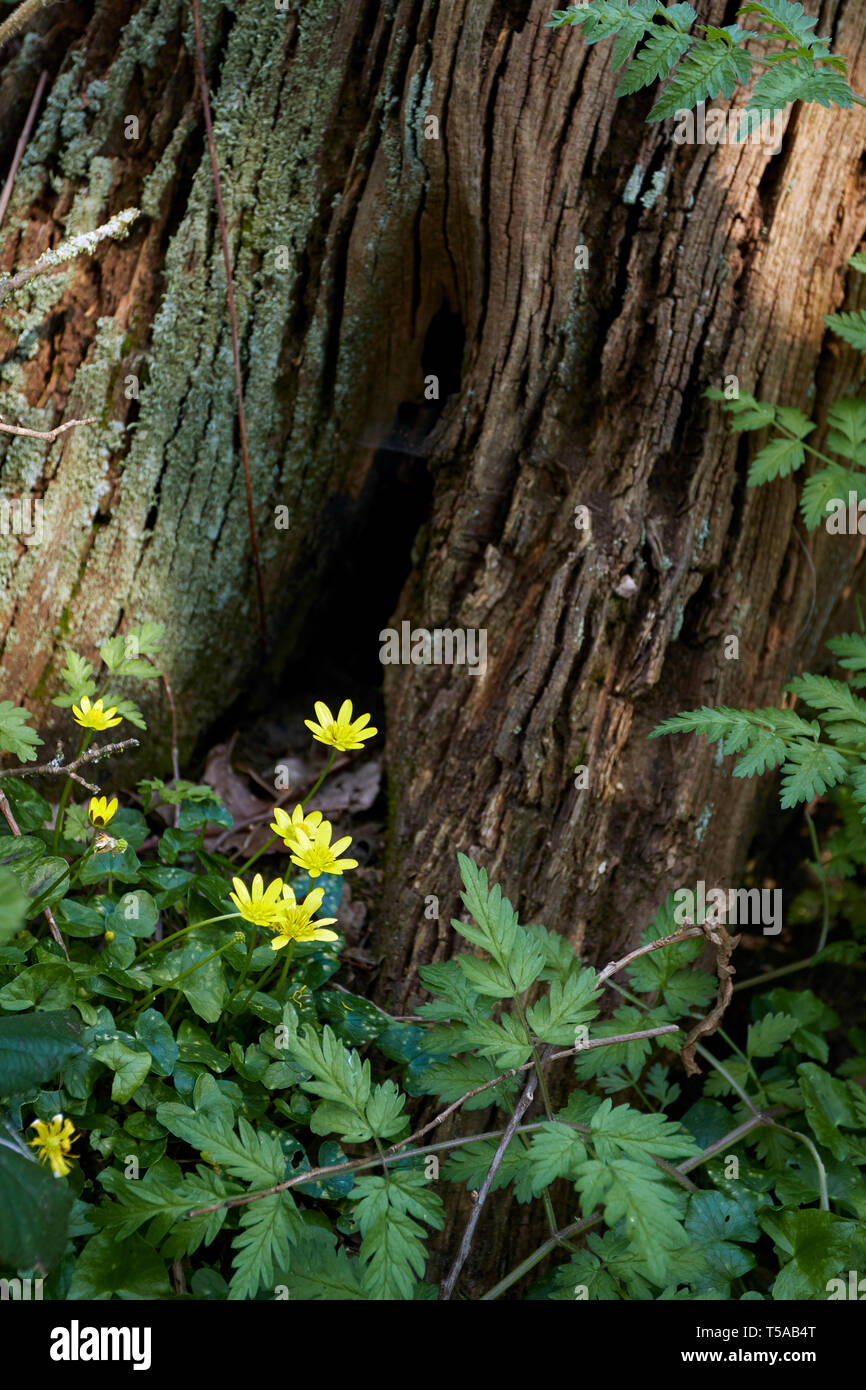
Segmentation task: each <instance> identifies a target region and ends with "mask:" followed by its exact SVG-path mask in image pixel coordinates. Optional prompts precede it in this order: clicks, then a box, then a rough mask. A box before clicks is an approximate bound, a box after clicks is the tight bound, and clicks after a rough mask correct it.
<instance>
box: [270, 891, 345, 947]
mask: <svg viewBox="0 0 866 1390" xmlns="http://www.w3.org/2000/svg"><path fill="white" fill-rule="evenodd" d="M324 896H325V890H324V888H313V889H311V891H310V892H309V893H308V894H307V896H306V897H305V898H304V901H303V902H302V903H299V902H298V901H297V899H296V898H295V894H294V892H293V890H292V888H291V887H290V885H289V884H288V883H287V884H285V886H284V887H283V901H282V902H281V903H280V912H279V916H278V917H277V919H276V921H275V922H274V923H273V925H272V927H271V930H272V931H275V932H276V933H277V935H276V936H275V937H274V939H273V941H272V942H271V950H273V951H279V950H280V949H281V948H282V947H283V946H288V944H289V942H290V941H336V940H337V933H336V932H334V931H326V930H325V928H326V927H329V926H331V924H332V923H333V922H336V920H337V919H336V917H320V918H319V920H318V921H317V922H314V921H313V920H312V918H313V916H314V915H315V914H316V913H317V912H318V910H319V908H320V907H321V906H322V899H323V898H324Z"/></svg>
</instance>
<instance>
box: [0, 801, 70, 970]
mask: <svg viewBox="0 0 866 1390" xmlns="http://www.w3.org/2000/svg"><path fill="white" fill-rule="evenodd" d="M0 812H2V814H3V816H4V817H5V819H6V824H7V825H8V826H9V829H10V830H11V831H12V834H13V835H20V834H21V828H20V826H19V825H18V822H17V821H16V819H15V816H14V815H13V812H12V807H11V806H10V805H9V800H8V798H7V796H6V793H5V792H3V791H0ZM45 918H46V920H47V922H48V925H49V927H50V928H51V935H52V936H53V937H54V940H55V941H56V942H57V944H58V946H59V947H60V949H61V950H62V951H63V954H64V955H65V957H66V959H67V960H69V952H68V951H67V949H66V942H65V941H64V940H63V937H62V936H61V934H60V928H59V927H58V925H57V923H56V922H55V920H54V913H53V912H52V911H51V908H50V907H46V908H45Z"/></svg>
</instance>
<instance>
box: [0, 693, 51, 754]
mask: <svg viewBox="0 0 866 1390" xmlns="http://www.w3.org/2000/svg"><path fill="white" fill-rule="evenodd" d="M32 718H33V715H32V714H31V713H30V711H29V710H27V709H22V708H21V707H20V706H18V705H14V704H13V703H12V701H11V700H0V748H2V749H5V751H6V752H7V753H12V754H14V756H15V757H16V758H20V759H21V761H22V762H23V763H33V762H35V761H36V754H35V753H34V751H33V750H34V748H38V747H39V745H40V743H42V742H43V740H42V739H41V738H40V737H39V735H38V734H37V732H36V730H35V729H28V727H27V721H28V719H32Z"/></svg>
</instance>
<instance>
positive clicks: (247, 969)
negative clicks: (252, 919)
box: [221, 927, 259, 1023]
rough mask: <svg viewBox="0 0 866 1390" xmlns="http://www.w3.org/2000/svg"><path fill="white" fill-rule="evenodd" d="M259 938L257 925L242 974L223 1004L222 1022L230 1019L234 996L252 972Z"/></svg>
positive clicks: (251, 938)
mask: <svg viewBox="0 0 866 1390" xmlns="http://www.w3.org/2000/svg"><path fill="white" fill-rule="evenodd" d="M258 939H259V928H258V927H256V928H255V929H254V931H253V933H252V936H251V937H250V944H249V946H248V947H247V958H246V960H245V961H244V964H243V969H242V970H241V973H240V975H238V978H237V979H236V980H235V982H234V985H233V986H232V992H231V994H230V995H229V997H228V999H227V1000H226V1002H225V1003H224V1004H223V1008H222V1020H221V1023H226V1022H227V1021H228V1016H229V1009H230V1008H231V1006H232V1003H233V1001H234V997H235V995H236V994H237V992H238V990H239V989H240V987H241V985H242V984H243V982H244V980H245V979H246V978H247V975H248V974H249V973H250V964H251V962H252V959H253V951H254V950H255V949H256V942H257V941H258Z"/></svg>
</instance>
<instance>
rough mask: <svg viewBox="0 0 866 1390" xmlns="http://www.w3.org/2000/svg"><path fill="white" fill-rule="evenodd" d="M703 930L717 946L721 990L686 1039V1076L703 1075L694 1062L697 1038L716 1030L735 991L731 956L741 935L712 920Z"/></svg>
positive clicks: (682, 1053) (711, 942)
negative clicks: (707, 1011) (732, 932)
mask: <svg viewBox="0 0 866 1390" xmlns="http://www.w3.org/2000/svg"><path fill="white" fill-rule="evenodd" d="M701 931H702V933H703V935H704V936H705V937H706V938H707V940H708V941H709V942H710V944H711V945H712V946H714V947H715V952H716V973H717V975H718V977H719V992H718V995H717V996H716V1002H715V1004H714V1005H713V1007H712V1008H711V1009H710V1012H709V1013H708V1014H707V1016H706V1018H702V1019H701V1021H700V1023H696V1024H695V1026H694V1028H693V1029H692V1030H691V1032H690V1033H689V1035H688V1037H687V1038H686V1041H685V1046H684V1047H683V1050H682V1052H681V1053H680V1058H681V1059H682V1063H683V1066H684V1067H685V1069H686V1076H700V1074H701V1069H700V1067H699V1066H698V1064H697V1062H696V1061H695V1043H696V1041H697V1039H698V1038H701V1037H706V1036H709V1034H711V1033H715V1031H716V1029H717V1028H718V1026H719V1023H720V1022H721V1019H722V1015H723V1013H724V1012H725V1009H726V1008H727V1007H728V1004H729V1003H730V1002H731V995H732V994H733V992H734V986H733V984H732V982H731V977H732V976H733V975H735V974H736V971H735V970H734V967H733V966H732V965H731V956H732V954H733V951H734V947H735V946H736V945H737V943H738V941H739V940H740V938H739V936H729V935H728V932H727V931H726V930H725V928H724V927H723V926H721V925H718V926H716V925H714V924H712V923H710V922H704V923H703V926H702V928H701Z"/></svg>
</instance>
